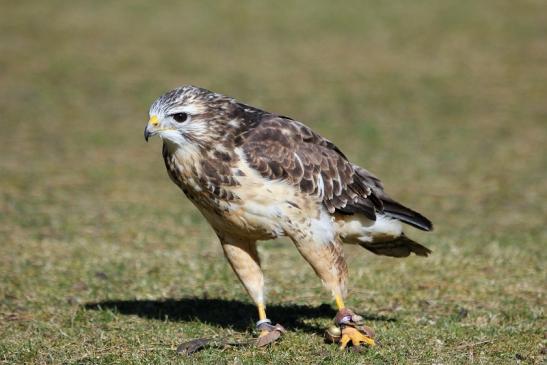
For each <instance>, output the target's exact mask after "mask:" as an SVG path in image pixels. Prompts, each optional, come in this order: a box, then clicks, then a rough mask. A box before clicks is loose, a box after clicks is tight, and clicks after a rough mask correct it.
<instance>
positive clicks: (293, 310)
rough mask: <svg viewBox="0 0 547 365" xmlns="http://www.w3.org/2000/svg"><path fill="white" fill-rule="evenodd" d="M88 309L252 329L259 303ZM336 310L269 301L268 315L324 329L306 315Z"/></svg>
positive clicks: (290, 324) (197, 301) (125, 303)
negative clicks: (309, 321)
mask: <svg viewBox="0 0 547 365" xmlns="http://www.w3.org/2000/svg"><path fill="white" fill-rule="evenodd" d="M84 307H85V308H86V309H92V310H112V311H115V312H117V313H121V314H128V315H137V316H139V317H143V318H149V319H157V320H162V321H165V320H168V321H177V322H191V321H200V322H203V323H208V324H212V325H217V326H220V327H226V328H232V329H234V330H237V331H249V330H251V329H252V328H253V327H254V324H253V323H252V321H253V319H254V314H255V311H256V307H255V306H254V305H252V304H250V303H245V302H241V301H238V300H227V299H205V298H196V297H189V298H181V299H162V300H108V301H102V302H95V303H87V304H85V305H84ZM335 315H336V311H335V310H334V309H333V308H332V307H331V306H330V305H327V304H321V305H319V306H308V305H298V304H283V305H279V304H270V305H268V317H270V318H271V319H272V321H273V322H274V323H277V322H279V323H280V324H282V325H283V326H284V327H285V328H286V329H288V330H300V331H304V332H308V333H319V332H322V331H324V328H323V327H318V326H317V325H313V324H310V323H306V322H305V321H304V320H305V319H315V318H333V317H334V316H335ZM363 317H364V319H365V320H368V321H388V322H393V321H395V319H394V318H391V317H385V316H375V315H363Z"/></svg>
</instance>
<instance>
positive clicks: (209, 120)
mask: <svg viewBox="0 0 547 365" xmlns="http://www.w3.org/2000/svg"><path fill="white" fill-rule="evenodd" d="M233 109H234V100H233V99H231V98H228V97H226V96H224V95H221V94H217V93H213V92H211V91H209V90H206V89H202V88H199V87H195V86H191V85H186V86H182V87H179V88H177V89H174V90H171V91H169V92H167V93H165V94H163V95H162V96H160V97H159V98H158V99H156V101H154V103H152V106H151V107H150V111H149V116H150V120H149V121H148V124H147V125H146V128H145V129H144V139H145V140H146V141H148V138H150V137H152V136H155V135H158V136H160V138H161V139H162V140H163V141H164V142H166V143H167V144H169V145H172V146H175V147H176V146H181V147H182V146H188V145H189V144H195V145H201V144H205V143H207V142H214V141H215V140H217V139H218V137H220V136H222V135H223V133H224V131H223V129H224V127H225V126H224V124H225V121H226V120H230V119H231V118H230V114H231V113H232V111H233Z"/></svg>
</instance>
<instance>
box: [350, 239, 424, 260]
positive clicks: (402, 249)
mask: <svg viewBox="0 0 547 365" xmlns="http://www.w3.org/2000/svg"><path fill="white" fill-rule="evenodd" d="M359 245H361V246H362V247H364V248H366V249H367V250H369V251H371V252H373V253H375V254H376V255H383V256H392V257H407V256H409V255H410V254H411V253H412V252H414V254H415V255H418V256H424V257H425V256H428V255H429V254H430V253H431V250H430V249H429V248H427V247H425V246H422V245H420V244H419V243H417V242H414V241H413V240H411V239H410V238H408V237H407V236H405V235H404V234H403V235H401V236H399V237H397V238H396V239H394V240H392V241H386V242H376V243H373V242H360V243H359Z"/></svg>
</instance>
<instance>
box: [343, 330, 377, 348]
mask: <svg viewBox="0 0 547 365" xmlns="http://www.w3.org/2000/svg"><path fill="white" fill-rule="evenodd" d="M350 341H351V343H352V345H353V346H361V345H369V346H375V345H376V343H375V342H374V340H373V339H372V338H371V337H369V336H367V335H365V334H364V333H362V332H361V331H359V330H358V329H357V328H355V327H351V326H344V328H343V329H342V338H341V339H340V350H343V349H345V348H346V346H347V345H348V343H349V342H350Z"/></svg>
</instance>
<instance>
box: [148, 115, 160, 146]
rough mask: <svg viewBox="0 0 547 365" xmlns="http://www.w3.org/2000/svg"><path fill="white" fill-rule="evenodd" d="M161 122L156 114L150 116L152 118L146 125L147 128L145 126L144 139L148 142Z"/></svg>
mask: <svg viewBox="0 0 547 365" xmlns="http://www.w3.org/2000/svg"><path fill="white" fill-rule="evenodd" d="M159 124H160V121H159V120H158V117H157V116H155V115H152V116H151V117H150V120H149V121H148V124H147V125H146V128H144V140H145V141H146V142H148V138H150V137H153V136H154V135H155V134H156V133H157V131H156V127H157V126H158V125H159Z"/></svg>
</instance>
